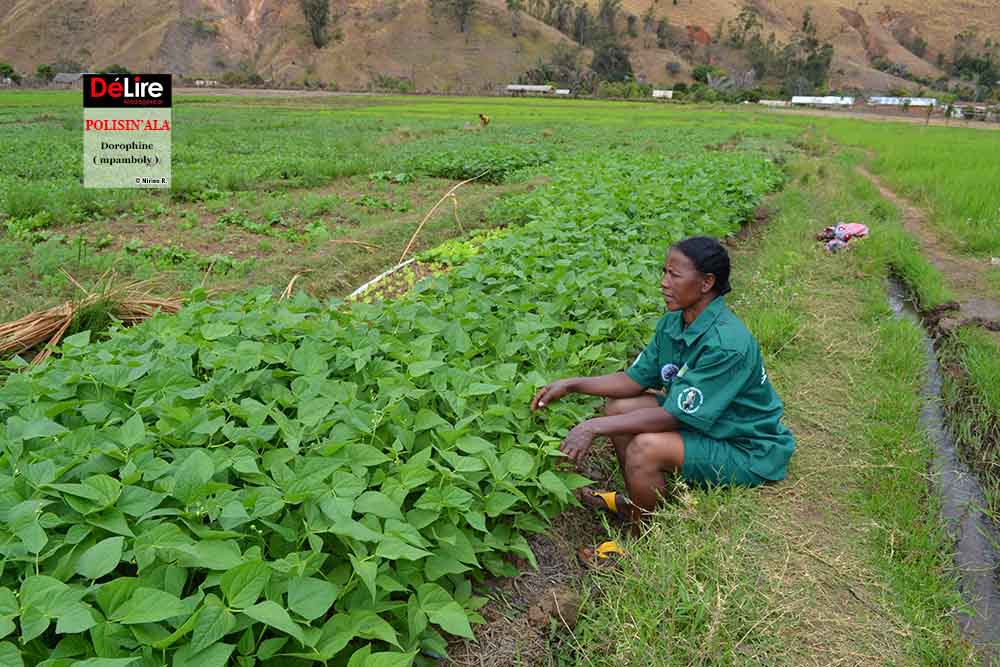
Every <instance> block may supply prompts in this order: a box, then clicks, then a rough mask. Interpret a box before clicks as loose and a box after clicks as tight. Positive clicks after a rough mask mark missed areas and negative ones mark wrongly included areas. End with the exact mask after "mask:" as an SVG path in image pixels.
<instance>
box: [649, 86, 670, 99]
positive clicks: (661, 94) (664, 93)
mask: <svg viewBox="0 0 1000 667" xmlns="http://www.w3.org/2000/svg"><path fill="white" fill-rule="evenodd" d="M653 97H658V98H661V99H664V100H672V99H674V91H672V90H656V89H655V88H654V89H653Z"/></svg>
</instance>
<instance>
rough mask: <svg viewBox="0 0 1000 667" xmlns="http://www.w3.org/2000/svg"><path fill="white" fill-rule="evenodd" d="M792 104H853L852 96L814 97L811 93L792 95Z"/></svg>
mask: <svg viewBox="0 0 1000 667" xmlns="http://www.w3.org/2000/svg"><path fill="white" fill-rule="evenodd" d="M792 106H807V107H851V106H854V98H853V97H837V96H836V95H826V96H823V97H814V96H811V95H793V96H792Z"/></svg>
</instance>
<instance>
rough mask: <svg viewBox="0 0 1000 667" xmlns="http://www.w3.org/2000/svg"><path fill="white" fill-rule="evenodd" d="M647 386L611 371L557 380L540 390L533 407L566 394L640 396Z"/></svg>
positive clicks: (541, 406) (532, 400)
mask: <svg viewBox="0 0 1000 667" xmlns="http://www.w3.org/2000/svg"><path fill="white" fill-rule="evenodd" d="M644 391H645V388H643V387H642V385H640V384H639V383H637V382H636V381H635V380H633V379H632V378H630V377H629V376H628V375H626V374H625V373H611V374H610V375H598V376H595V377H578V378H569V379H567V380H557V381H555V382H553V383H552V384H549V385H546V386H544V387H542V388H541V389H539V390H538V393H537V394H535V397H534V398H532V399H531V409H532V410H537V409H538V408H544V407H545V406H546V405H548V404H549V403H551V402H552V401H558V400H559V399H560V398H562V397H563V396H565V395H566V394H572V393H576V394H587V395H589V396H603V397H605V398H632V397H633V396H639V395H640V394H642V392H644Z"/></svg>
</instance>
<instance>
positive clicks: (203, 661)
mask: <svg viewBox="0 0 1000 667" xmlns="http://www.w3.org/2000/svg"><path fill="white" fill-rule="evenodd" d="M235 648H236V647H235V646H234V645H232V644H214V645H212V646H210V647H208V648H207V649H205V650H203V651H195V650H194V649H193V647H192V645H191V644H187V645H186V646H182V647H181V648H180V649H178V650H177V652H176V653H174V662H173V667H226V664H227V663H228V662H229V656H231V655H232V654H233V650H234V649H235Z"/></svg>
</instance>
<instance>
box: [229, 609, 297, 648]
mask: <svg viewBox="0 0 1000 667" xmlns="http://www.w3.org/2000/svg"><path fill="white" fill-rule="evenodd" d="M243 613H244V614H246V615H247V616H249V617H250V618H252V619H253V620H255V621H260V622H261V623H263V624H265V625H269V626H271V627H272V628H275V629H276V630H281V631H282V632H284V633H285V634H288V635H291V636H292V637H295V638H296V639H298V640H299V643H300V644H305V643H306V639H305V635H303V634H302V628H300V627H299V626H298V625H297V624H296V623H295V621H293V620H292V617H291V616H289V615H288V612H287V611H285V610H284V609H282V608H281V606H279V605H278V604H277V603H275V602H272V601H270V600H265V601H264V602H259V603H257V604H255V605H254V606H252V607H248V608H246V609H244V610H243Z"/></svg>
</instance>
